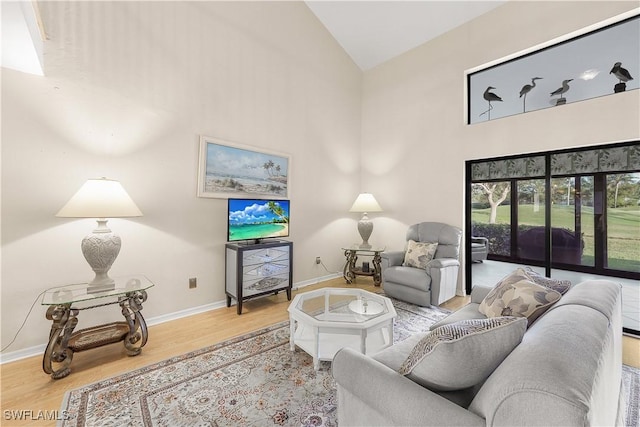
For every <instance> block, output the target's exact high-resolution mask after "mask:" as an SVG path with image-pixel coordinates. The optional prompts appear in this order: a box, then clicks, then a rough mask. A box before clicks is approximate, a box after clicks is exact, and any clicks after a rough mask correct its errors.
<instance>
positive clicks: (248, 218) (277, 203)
mask: <svg viewBox="0 0 640 427" xmlns="http://www.w3.org/2000/svg"><path fill="white" fill-rule="evenodd" d="M288 235H289V201H288V200H248V199H229V240H230V241H231V240H251V239H263V238H266V237H286V236H288Z"/></svg>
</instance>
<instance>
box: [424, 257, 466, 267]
mask: <svg viewBox="0 0 640 427" xmlns="http://www.w3.org/2000/svg"><path fill="white" fill-rule="evenodd" d="M447 267H460V262H459V261H458V260H457V259H453V258H435V259H432V260H431V261H429V262H428V263H427V270H429V269H430V268H447Z"/></svg>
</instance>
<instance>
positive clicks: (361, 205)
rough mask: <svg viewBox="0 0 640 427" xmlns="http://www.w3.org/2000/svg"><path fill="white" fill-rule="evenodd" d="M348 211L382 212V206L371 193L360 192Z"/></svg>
mask: <svg viewBox="0 0 640 427" xmlns="http://www.w3.org/2000/svg"><path fill="white" fill-rule="evenodd" d="M349 212H382V208H381V207H380V205H379V204H378V202H377V201H376V198H375V197H373V194H371V193H360V194H359V195H358V198H357V199H356V201H355V202H353V206H351V209H349Z"/></svg>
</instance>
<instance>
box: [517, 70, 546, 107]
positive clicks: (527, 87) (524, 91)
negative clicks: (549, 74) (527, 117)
mask: <svg viewBox="0 0 640 427" xmlns="http://www.w3.org/2000/svg"><path fill="white" fill-rule="evenodd" d="M536 80H542V77H534V78H532V79H531V84H530V85H524V86H522V89H520V98H522V97H523V96H524V98H523V99H522V112H523V113H526V112H527V94H528V93H529V92H531V89H533V88H534V87H536Z"/></svg>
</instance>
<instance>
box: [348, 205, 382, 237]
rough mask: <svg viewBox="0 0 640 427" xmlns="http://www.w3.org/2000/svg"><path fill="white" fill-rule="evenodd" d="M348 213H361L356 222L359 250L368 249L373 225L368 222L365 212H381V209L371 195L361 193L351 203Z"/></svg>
mask: <svg viewBox="0 0 640 427" xmlns="http://www.w3.org/2000/svg"><path fill="white" fill-rule="evenodd" d="M349 212H362V218H361V219H360V221H358V232H359V233H360V237H362V243H361V244H360V248H362V249H370V248H371V245H370V244H369V237H370V236H371V233H372V232H373V223H372V222H371V221H370V220H369V217H368V216H367V212H382V208H381V207H380V205H379V204H378V202H377V201H376V198H375V197H373V194H371V193H361V194H359V195H358V198H357V199H356V201H355V202H353V206H351V209H349Z"/></svg>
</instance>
